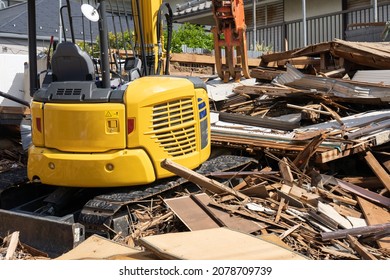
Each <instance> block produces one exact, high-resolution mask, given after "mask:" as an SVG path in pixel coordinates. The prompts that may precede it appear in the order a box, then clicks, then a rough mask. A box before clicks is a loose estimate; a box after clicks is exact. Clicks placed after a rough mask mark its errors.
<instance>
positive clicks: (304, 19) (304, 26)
mask: <svg viewBox="0 0 390 280" xmlns="http://www.w3.org/2000/svg"><path fill="white" fill-rule="evenodd" d="M302 22H303V46H304V47H306V45H307V22H306V0H302Z"/></svg>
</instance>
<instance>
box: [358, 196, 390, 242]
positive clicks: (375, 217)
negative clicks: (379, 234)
mask: <svg viewBox="0 0 390 280" xmlns="http://www.w3.org/2000/svg"><path fill="white" fill-rule="evenodd" d="M357 200H358V203H359V205H360V208H361V209H362V212H363V214H364V217H365V218H366V221H367V224H368V225H370V226H373V225H378V224H384V223H390V214H389V212H388V211H386V210H385V209H383V208H381V207H379V206H378V205H375V204H373V203H371V202H369V201H368V200H366V199H363V198H360V197H358V198H357ZM377 243H378V246H379V247H380V248H386V249H390V237H385V238H382V239H381V240H377Z"/></svg>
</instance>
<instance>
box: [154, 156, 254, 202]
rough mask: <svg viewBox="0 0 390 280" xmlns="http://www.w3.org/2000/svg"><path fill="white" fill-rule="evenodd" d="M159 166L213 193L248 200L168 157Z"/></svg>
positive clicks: (246, 197) (242, 195) (244, 196)
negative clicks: (227, 194) (226, 194)
mask: <svg viewBox="0 0 390 280" xmlns="http://www.w3.org/2000/svg"><path fill="white" fill-rule="evenodd" d="M161 167H163V168H165V169H167V170H168V171H170V172H172V173H174V174H176V175H178V176H181V177H183V178H184V179H187V180H188V181H190V182H192V183H195V184H198V185H199V186H201V187H203V188H205V189H207V190H208V191H211V192H213V193H217V194H221V193H225V192H226V193H229V194H231V195H234V196H236V197H238V198H240V199H243V200H248V199H249V197H248V196H246V195H244V194H242V193H240V192H239V191H236V190H233V189H231V188H229V187H226V186H225V185H223V184H221V183H219V182H218V181H215V180H213V179H209V178H207V177H206V176H203V175H201V174H199V173H197V172H195V171H193V170H191V169H189V168H187V167H185V166H182V165H180V164H178V163H175V162H173V161H171V160H170V159H165V160H163V161H162V162H161Z"/></svg>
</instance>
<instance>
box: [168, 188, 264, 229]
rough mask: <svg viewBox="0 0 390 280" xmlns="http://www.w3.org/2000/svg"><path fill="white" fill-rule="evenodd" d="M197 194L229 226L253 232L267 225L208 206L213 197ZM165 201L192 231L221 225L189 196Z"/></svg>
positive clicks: (210, 210) (215, 215)
mask: <svg viewBox="0 0 390 280" xmlns="http://www.w3.org/2000/svg"><path fill="white" fill-rule="evenodd" d="M195 196H196V198H197V199H198V200H199V201H200V202H201V203H202V204H203V206H204V207H206V208H207V209H208V211H209V212H210V213H211V214H212V215H214V217H216V218H217V219H218V220H219V221H221V222H222V223H223V225H224V226H226V227H228V228H231V229H235V230H240V231H242V232H246V233H252V232H256V231H259V230H261V229H263V228H265V227H266V226H265V225H264V224H262V223H260V222H255V221H252V220H249V219H245V218H241V217H237V216H232V215H230V214H229V213H227V212H226V211H223V210H220V209H217V208H215V207H209V206H207V205H208V204H209V203H210V202H211V199H210V197H209V196H208V195H207V194H205V193H202V194H197V195H195ZM164 202H165V203H166V204H167V205H168V206H169V208H171V209H172V211H173V212H174V213H175V214H176V215H177V216H178V217H179V219H180V220H181V221H182V222H183V223H184V224H185V225H186V226H187V227H188V228H189V229H190V230H192V231H194V230H202V229H210V228H217V227H220V225H219V224H218V223H217V222H216V221H215V220H213V219H212V217H211V216H210V215H208V213H207V212H205V211H204V210H203V209H202V208H201V207H200V206H199V205H197V204H196V202H195V201H194V200H193V199H191V197H189V196H183V197H178V198H172V199H165V200H164Z"/></svg>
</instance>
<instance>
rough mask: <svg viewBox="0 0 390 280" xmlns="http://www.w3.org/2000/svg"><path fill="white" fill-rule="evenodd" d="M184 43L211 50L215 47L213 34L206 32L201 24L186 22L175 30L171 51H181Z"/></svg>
mask: <svg viewBox="0 0 390 280" xmlns="http://www.w3.org/2000/svg"><path fill="white" fill-rule="evenodd" d="M165 38H167V36H166V35H165ZM182 45H187V47H189V48H202V49H206V50H210V51H211V50H212V49H213V48H214V40H213V34H211V33H208V32H206V31H205V30H204V29H203V28H202V26H200V25H195V24H190V23H184V24H183V25H181V26H180V27H179V29H178V30H174V31H173V34H172V43H171V52H173V53H181V52H182V49H181V46H182Z"/></svg>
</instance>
